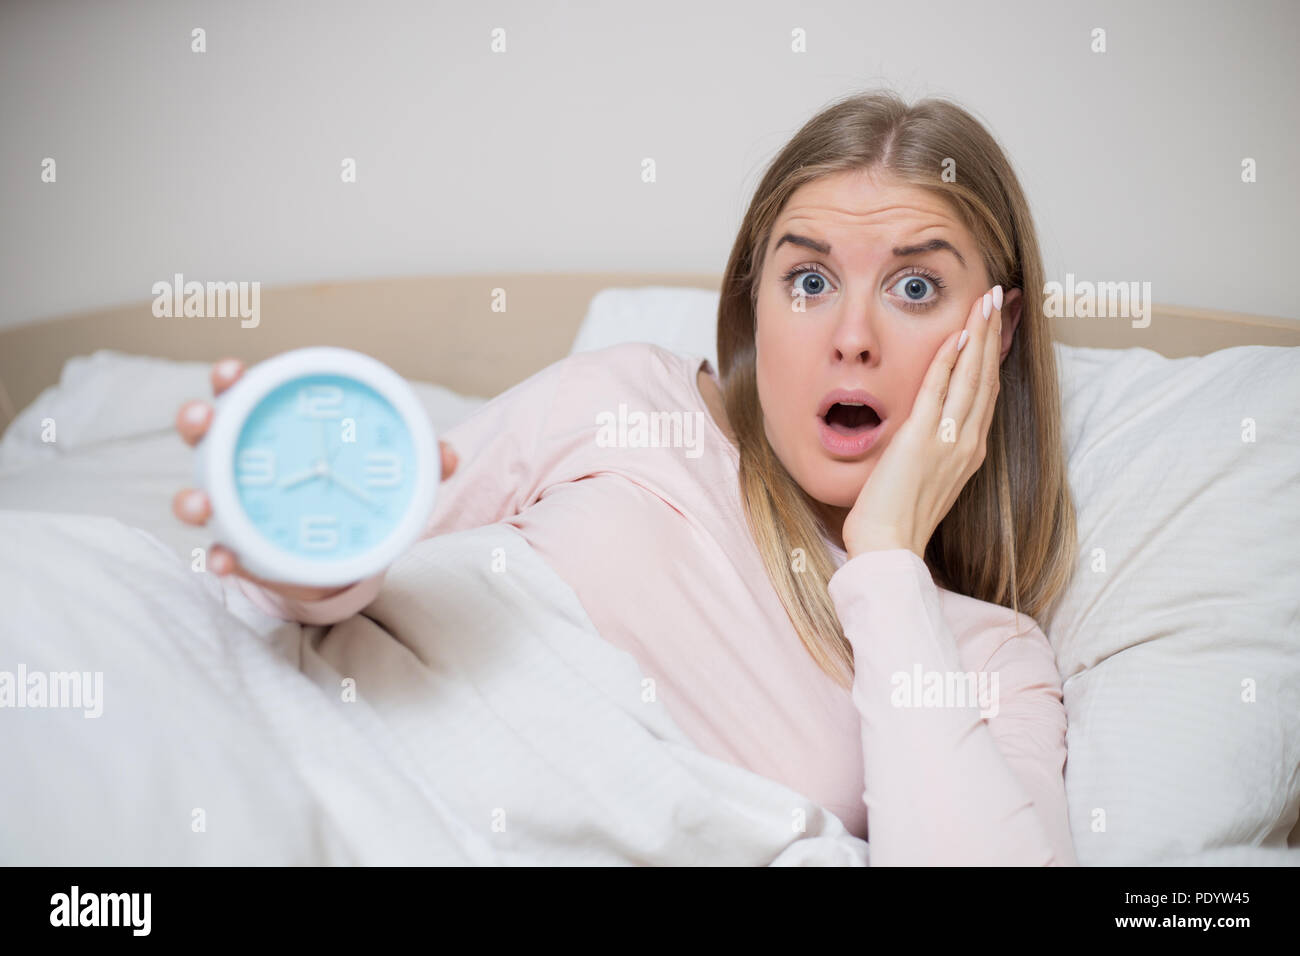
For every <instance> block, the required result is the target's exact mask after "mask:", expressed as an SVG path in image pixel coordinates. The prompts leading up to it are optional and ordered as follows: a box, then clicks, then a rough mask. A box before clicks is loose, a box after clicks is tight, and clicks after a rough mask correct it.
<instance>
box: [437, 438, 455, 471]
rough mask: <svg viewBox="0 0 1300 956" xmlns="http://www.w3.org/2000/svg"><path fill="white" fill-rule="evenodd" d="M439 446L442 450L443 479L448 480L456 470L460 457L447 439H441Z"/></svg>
mask: <svg viewBox="0 0 1300 956" xmlns="http://www.w3.org/2000/svg"><path fill="white" fill-rule="evenodd" d="M438 448H439V450H440V451H441V452H442V480H443V481H446V480H447V479H448V478H450V477H451V473H452V472H453V471H455V470H456V465H457V464H459V463H460V458H459V457H457V455H456V452H455V450H454V449H453V448H452V447H451V446H450V445H448V444H447V443H446V442H445V441H439V442H438Z"/></svg>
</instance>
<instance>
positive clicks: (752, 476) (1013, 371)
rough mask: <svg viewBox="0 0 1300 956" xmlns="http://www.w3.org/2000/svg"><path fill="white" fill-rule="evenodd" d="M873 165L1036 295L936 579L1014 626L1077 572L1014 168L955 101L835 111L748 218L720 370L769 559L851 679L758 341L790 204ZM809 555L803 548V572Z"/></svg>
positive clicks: (940, 543)
mask: <svg viewBox="0 0 1300 956" xmlns="http://www.w3.org/2000/svg"><path fill="white" fill-rule="evenodd" d="M954 162H955V167H954V166H953V165H952V164H953V163H954ZM945 168H954V169H955V171H956V177H955V180H954V181H952V182H945V181H944V180H943V178H942V173H943V171H944V169H945ZM862 171H872V172H874V171H884V172H886V173H887V174H889V175H890V176H891V178H893V179H895V180H897V181H900V182H902V183H905V184H909V185H913V186H916V187H920V188H923V189H927V190H930V191H931V192H933V193H935V194H937V195H938V196H939V197H941V198H942V199H943V200H945V201H946V203H947V204H948V206H949V207H950V208H952V209H953V211H954V213H955V214H956V215H957V216H958V218H959V219H960V220H961V221H962V222H963V223H964V224H965V226H966V228H967V229H969V230H970V232H971V235H972V236H973V237H974V238H975V241H976V243H977V245H978V246H979V248H980V250H981V255H982V258H983V262H984V265H985V268H986V270H987V271H988V274H989V276H990V279H991V284H1000V285H1001V286H1002V287H1003V289H1015V288H1019V289H1022V290H1023V292H1022V301H1023V305H1022V307H1021V317H1020V322H1019V326H1018V327H1017V329H1016V333H1015V336H1014V337H1013V339H1012V344H1011V348H1010V350H1009V352H1008V354H1007V357H1006V359H1005V361H1004V362H1003V363H1002V366H1001V372H1000V375H1001V382H1000V392H999V395H998V401H997V405H996V406H995V410H994V413H993V420H992V424H991V425H990V428H989V435H988V441H987V445H986V454H985V459H984V462H983V464H982V465H981V467H980V469H979V470H978V471H976V472H975V474H974V475H973V476H972V477H971V479H970V480H969V481H968V482H967V483H966V485H965V487H964V488H963V489H962V491H961V494H960V495H959V496H958V498H957V500H956V502H955V503H954V504H953V506H952V509H951V510H950V511H949V512H948V514H947V516H946V517H945V518H944V519H943V521H942V522H940V524H939V527H938V528H937V529H936V530H935V532H934V535H933V536H932V537H931V539H930V542H929V545H928V546H927V548H926V551H925V562H926V565H927V566H928V567H929V569H930V572H931V575H932V576H933V578H934V580H935V583H936V584H937V585H938V586H939V587H942V588H945V589H947V590H951V591H956V592H958V593H961V594H965V595H968V596H970V597H973V598H976V599H978V600H981V601H987V602H990V603H993V604H1000V605H1003V606H1010V607H1012V608H1013V609H1014V611H1015V613H1016V615H1017V621H1019V614H1021V613H1026V614H1028V615H1029V616H1030V617H1033V618H1035V619H1038V618H1039V617H1040V616H1041V615H1045V614H1048V613H1050V610H1051V608H1052V607H1053V605H1054V604H1055V602H1056V600H1057V599H1058V598H1059V596H1060V594H1061V592H1062V591H1063V590H1064V588H1065V586H1066V584H1067V582H1068V581H1069V579H1070V576H1071V574H1072V573H1073V570H1074V564H1075V558H1076V547H1077V530H1076V526H1075V511H1074V504H1073V501H1072V500H1071V496H1070V489H1069V483H1068V479H1067V474H1066V465H1065V452H1064V448H1063V446H1062V440H1061V415H1060V395H1059V388H1058V385H1057V370H1056V355H1055V352H1054V351H1053V348H1052V340H1051V331H1050V329H1049V327H1048V325H1047V323H1046V319H1045V317H1044V314H1043V298H1042V294H1041V290H1042V289H1043V266H1042V259H1041V255H1040V253H1039V249H1038V240H1037V238H1036V236H1035V232H1034V224H1033V220H1032V217H1031V216H1030V212H1029V205H1028V203H1027V202H1026V201H1025V197H1024V193H1023V192H1022V191H1021V188H1020V183H1019V182H1018V180H1017V179H1016V175H1015V172H1014V171H1013V170H1012V167H1011V164H1010V163H1009V162H1008V161H1007V158H1006V156H1005V155H1004V154H1003V152H1002V149H1001V147H999V146H998V144H997V142H996V140H994V138H993V137H992V136H991V135H990V134H989V132H988V131H987V130H986V129H985V128H984V127H983V125H981V124H980V122H979V121H978V120H976V119H975V118H974V117H973V116H971V115H970V114H969V113H967V112H966V111H965V110H963V109H962V108H961V107H959V106H957V105H955V104H953V103H951V102H948V101H945V100H942V99H925V100H921V101H919V102H917V103H915V104H914V105H912V106H908V105H907V104H906V103H904V102H903V101H902V100H901V99H900V98H899V97H898V96H897V95H895V94H894V93H891V92H873V93H859V94H855V95H852V96H849V97H846V98H844V99H842V100H840V101H839V102H836V103H834V104H832V105H831V106H829V107H827V108H826V109H824V110H822V111H821V112H819V113H818V114H817V115H816V116H814V117H813V118H812V119H811V120H809V121H808V122H807V123H806V124H804V126H803V128H802V129H800V130H799V132H798V133H796V134H795V136H794V137H793V138H792V139H791V140H790V142H789V143H787V144H786V146H785V148H784V149H782V150H781V152H780V153H779V154H778V155H777V156H776V158H775V159H774V160H773V161H772V162H771V164H770V165H769V166H768V168H767V170H766V172H765V173H764V175H763V178H762V180H761V181H760V183H759V185H758V188H757V189H756V191H755V193H754V197H753V199H752V200H751V202H750V205H749V209H748V211H747V212H746V213H745V218H744V221H743V222H742V223H741V225H740V230H739V233H738V235H737V237H736V242H735V245H734V246H733V247H732V250H731V256H730V258H729V260H728V262H727V268H726V271H725V273H724V274H723V280H722V294H721V300H720V302H719V306H718V365H719V368H718V372H719V377H720V379H721V382H722V395H723V401H724V404H725V407H726V413H727V417H728V420H729V422H730V424H731V428H732V431H733V432H734V433H735V436H736V445H737V447H738V450H739V452H740V496H741V501H742V503H743V506H744V509H745V515H746V518H747V520H748V523H749V527H750V531H751V533H752V534H753V537H754V541H755V543H756V545H757V546H758V550H759V553H760V554H761V556H762V559H763V564H764V566H765V567H766V568H767V573H768V576H769V577H770V578H771V580H772V583H773V585H774V586H775V588H776V591H777V594H778V595H779V596H780V599H781V603H782V604H783V605H784V606H785V609H786V613H787V614H788V615H789V617H790V620H791V622H792V623H793V624H794V627H795V630H796V631H797V632H798V634H799V637H800V639H801V640H802V641H803V643H804V646H805V647H807V649H808V652H809V653H810V654H811V655H812V656H813V659H814V660H815V661H817V663H818V664H819V665H820V666H821V667H822V669H823V670H825V671H826V673H827V674H829V675H830V676H831V677H832V678H834V679H835V680H837V681H839V682H840V683H841V684H842V685H843V686H845V687H846V688H847V687H850V686H851V684H852V675H853V651H852V647H851V646H850V644H849V642H848V640H847V639H846V638H845V637H844V632H843V629H842V628H841V626H840V622H839V619H838V618H837V616H836V614H835V609H834V606H833V604H832V602H831V599H830V595H829V593H828V592H827V584H828V582H829V581H830V577H831V575H832V574H833V573H834V572H835V565H834V563H833V561H832V558H831V555H830V551H829V550H828V548H827V547H826V542H825V538H824V535H825V534H826V533H827V529H826V528H825V526H824V525H823V523H822V519H821V517H820V516H819V513H818V511H817V510H816V508H815V504H814V502H813V500H812V499H811V498H810V497H809V496H808V494H807V493H806V492H805V491H804V490H803V489H802V488H801V487H800V486H799V484H798V482H796V481H795V479H794V478H793V477H792V476H791V475H790V474H789V472H787V471H786V469H785V467H784V466H783V465H782V464H781V461H780V459H779V458H777V456H776V453H775V452H774V451H773V450H772V447H771V445H770V444H769V443H768V441H767V437H766V435H765V433H764V430H763V415H762V408H761V407H760V405H759V399H758V387H757V374H756V371H755V347H754V334H755V324H756V311H755V309H756V304H757V298H758V289H759V279H760V277H761V274H762V268H763V264H764V258H765V256H766V252H767V247H768V243H769V242H770V240H771V233H772V227H773V225H774V224H775V222H776V220H777V217H778V216H779V215H780V213H781V210H782V209H783V208H784V206H785V204H786V202H787V200H789V198H790V196H791V195H793V193H794V192H795V191H796V190H797V189H799V188H800V187H801V186H803V185H804V184H806V183H809V182H812V181H813V180H816V179H818V178H820V177H822V176H826V175H828V174H833V173H841V172H862ZM796 549H801V550H802V553H803V555H804V561H803V567H802V569H801V570H798V571H795V570H793V569H792V563H793V562H792V558H793V557H794V556H795V555H796V553H797V550H796Z"/></svg>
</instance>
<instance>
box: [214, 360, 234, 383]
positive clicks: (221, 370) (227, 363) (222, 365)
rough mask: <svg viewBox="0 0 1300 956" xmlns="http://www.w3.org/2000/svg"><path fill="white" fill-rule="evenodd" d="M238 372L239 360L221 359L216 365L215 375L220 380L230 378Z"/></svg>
mask: <svg viewBox="0 0 1300 956" xmlns="http://www.w3.org/2000/svg"><path fill="white" fill-rule="evenodd" d="M238 371H239V359H222V360H221V361H220V362H218V363H217V375H218V377H220V378H231V377H233V376H234V374H235V373H236V372H238Z"/></svg>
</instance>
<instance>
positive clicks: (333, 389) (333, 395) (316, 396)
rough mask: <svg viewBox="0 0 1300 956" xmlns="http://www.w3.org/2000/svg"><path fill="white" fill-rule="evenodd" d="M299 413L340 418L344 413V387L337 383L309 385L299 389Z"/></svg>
mask: <svg viewBox="0 0 1300 956" xmlns="http://www.w3.org/2000/svg"><path fill="white" fill-rule="evenodd" d="M298 414H299V415H303V416H305V417H307V418H338V417H339V416H340V415H341V414H343V389H341V388H339V387H338V386H337V385H308V386H306V387H305V388H301V389H299V390H298Z"/></svg>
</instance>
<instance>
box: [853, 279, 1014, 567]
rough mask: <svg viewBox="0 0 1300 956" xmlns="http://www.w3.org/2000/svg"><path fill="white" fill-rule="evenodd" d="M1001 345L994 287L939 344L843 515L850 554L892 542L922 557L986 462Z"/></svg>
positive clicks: (997, 294)
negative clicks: (904, 415) (906, 412)
mask: <svg viewBox="0 0 1300 956" xmlns="http://www.w3.org/2000/svg"><path fill="white" fill-rule="evenodd" d="M1001 351H1002V288H1001V287H1000V286H994V288H993V289H992V290H990V291H989V292H987V293H985V294H984V295H982V296H980V297H979V298H978V299H976V300H975V302H974V304H973V305H972V306H971V309H970V312H969V314H968V315H967V318H966V323H965V325H964V327H963V328H962V330H961V331H960V332H954V333H953V334H952V335H950V336H948V338H947V339H945V340H944V342H943V344H942V345H941V346H940V347H939V351H938V352H937V353H936V354H935V356H934V359H933V360H932V361H931V363H930V367H929V369H928V370H927V372H926V375H925V378H924V380H923V381H922V382H921V388H920V391H918V392H917V396H916V401H915V402H914V403H913V405H912V411H911V413H910V414H909V415H908V416H907V420H906V421H904V422H903V424H902V425H901V426H900V427H899V429H898V430H897V431H896V432H895V433H894V435H893V437H892V438H891V440H890V442H889V444H888V445H886V446H885V449H884V451H883V452H882V454H881V456H880V460H879V461H878V462H876V466H875V468H874V469H872V472H871V475H870V477H869V478H868V479H867V481H866V484H864V485H863V486H862V490H861V492H859V494H858V497H857V500H856V501H855V503H854V505H853V507H852V509H850V511H849V514H848V517H847V518H846V519H845V521H844V529H843V536H844V545H845V551H846V552H847V554H848V556H849V558H850V559H852V558H853V557H855V556H856V555H858V554H861V553H862V552H864V551H881V550H894V549H897V548H905V549H907V550H910V551H912V552H913V553H915V554H916V555H917V556H918V557H920V558H922V559H924V557H925V548H926V545H927V544H929V542H930V538H931V536H932V535H933V534H934V529H935V528H937V527H938V526H939V522H940V521H942V520H943V518H944V516H945V515H947V513H948V511H949V510H950V509H951V508H952V505H953V502H955V501H956V500H957V496H958V495H959V494H960V493H961V490H962V488H963V487H965V485H966V482H967V481H969V480H970V477H971V476H972V475H973V474H975V472H976V471H977V470H978V469H979V467H980V465H981V464H983V462H984V455H985V449H986V445H987V441H988V430H989V425H990V423H991V422H992V421H993V409H994V406H995V403H996V401H997V394H998V390H999V381H998V373H999V369H1000V367H1001V361H1000V360H1001Z"/></svg>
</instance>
